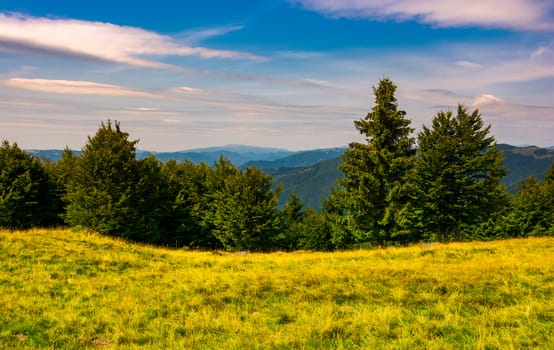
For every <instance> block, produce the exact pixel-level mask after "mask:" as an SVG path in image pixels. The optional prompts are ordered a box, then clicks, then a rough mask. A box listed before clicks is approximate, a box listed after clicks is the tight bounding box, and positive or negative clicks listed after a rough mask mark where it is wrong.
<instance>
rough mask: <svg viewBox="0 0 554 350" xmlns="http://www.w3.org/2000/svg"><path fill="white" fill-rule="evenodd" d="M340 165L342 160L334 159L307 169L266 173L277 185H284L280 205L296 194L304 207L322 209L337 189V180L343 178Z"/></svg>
mask: <svg viewBox="0 0 554 350" xmlns="http://www.w3.org/2000/svg"><path fill="white" fill-rule="evenodd" d="M339 164H340V158H333V159H330V160H325V161H323V162H319V163H317V164H314V165H311V166H307V167H299V168H277V169H264V171H265V172H266V173H268V174H270V175H271V176H272V177H273V181H274V183H275V184H276V185H279V184H282V185H283V193H282V195H281V198H280V201H279V205H284V204H285V203H286V201H287V200H288V197H289V195H290V194H291V192H296V193H297V194H298V196H299V197H300V199H301V200H302V202H303V203H304V205H306V206H311V207H312V208H316V209H320V208H321V204H322V203H323V201H324V200H325V199H326V198H328V197H329V195H330V194H331V191H332V189H333V187H335V185H336V182H337V179H339V178H340V177H342V172H341V171H340V170H339Z"/></svg>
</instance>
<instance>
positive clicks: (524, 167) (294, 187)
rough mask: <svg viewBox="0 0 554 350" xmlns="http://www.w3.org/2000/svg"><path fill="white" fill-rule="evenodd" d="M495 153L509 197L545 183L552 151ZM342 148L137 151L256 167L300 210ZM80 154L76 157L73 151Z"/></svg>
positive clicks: (319, 195) (327, 184)
mask: <svg viewBox="0 0 554 350" xmlns="http://www.w3.org/2000/svg"><path fill="white" fill-rule="evenodd" d="M498 149H500V150H502V151H503V152H504V167H505V168H507V169H508V171H509V173H508V175H507V176H506V177H504V179H503V180H502V183H503V184H504V185H506V188H507V190H508V191H509V192H512V193H514V192H516V191H517V189H518V186H519V184H520V183H521V181H522V180H524V179H525V178H527V177H529V176H535V177H536V178H537V179H539V180H540V179H542V178H544V176H545V174H546V172H547V170H548V168H549V167H550V165H551V164H552V162H553V161H554V148H540V147H536V146H523V147H519V146H511V145H507V144H499V145H498ZM345 150H346V148H345V147H335V148H323V149H314V150H306V151H289V150H285V149H280V148H265V147H255V146H244V145H227V146H221V147H208V148H198V149H192V150H187V151H179V152H149V151H142V150H138V151H137V158H139V159H141V158H144V157H146V156H148V155H150V154H152V155H154V156H156V157H157V158H158V159H160V160H161V161H164V162H165V161H168V160H169V159H175V160H177V161H178V162H184V161H186V160H189V161H192V162H194V163H200V162H205V163H208V164H210V165H211V164H213V163H214V162H215V161H217V160H218V159H219V158H220V157H221V156H224V157H226V158H227V159H229V161H231V162H232V163H233V164H234V165H235V166H237V167H241V168H243V169H244V168H246V167H248V166H256V167H258V168H261V169H262V170H263V171H264V172H265V173H266V174H270V175H271V176H272V177H273V179H274V183H275V185H276V186H277V185H278V184H282V185H283V194H282V196H281V201H280V204H281V205H283V204H284V203H285V202H286V200H287V199H288V196H289V194H290V193H291V192H293V191H295V192H296V193H298V195H299V196H300V199H301V200H302V201H303V203H304V204H305V205H310V206H312V207H314V208H321V205H322V202H323V200H324V199H325V198H327V197H328V196H329V194H330V193H331V191H332V189H333V188H334V187H335V186H336V181H337V180H338V179H340V178H341V177H342V176H343V174H342V172H341V171H340V169H339V165H340V162H341V160H340V158H341V156H342V155H343V154H344V151H345ZM29 152H30V153H32V154H34V155H35V156H37V157H41V158H48V159H51V160H54V161H56V160H57V159H59V157H60V156H61V154H62V152H63V150H32V151H29ZM74 152H75V153H77V154H80V153H81V152H80V151H74Z"/></svg>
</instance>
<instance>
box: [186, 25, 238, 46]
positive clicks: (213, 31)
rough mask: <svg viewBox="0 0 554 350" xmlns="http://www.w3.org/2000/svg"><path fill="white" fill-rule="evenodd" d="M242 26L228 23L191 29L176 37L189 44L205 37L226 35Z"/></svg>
mask: <svg viewBox="0 0 554 350" xmlns="http://www.w3.org/2000/svg"><path fill="white" fill-rule="evenodd" d="M242 28H244V26H243V25H230V26H221V27H214V28H203V29H193V30H187V31H186V32H183V33H181V34H180V35H178V37H179V38H181V39H182V40H183V41H184V42H186V43H188V44H189V45H195V44H199V43H201V42H203V41H205V40H207V39H211V38H214V37H219V36H223V35H227V34H229V33H232V32H235V31H237V30H241V29H242Z"/></svg>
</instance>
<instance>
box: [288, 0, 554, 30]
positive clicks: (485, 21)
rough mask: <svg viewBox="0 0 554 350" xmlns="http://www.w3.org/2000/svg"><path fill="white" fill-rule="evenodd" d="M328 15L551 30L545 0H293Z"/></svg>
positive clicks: (552, 5) (553, 27)
mask: <svg viewBox="0 0 554 350" xmlns="http://www.w3.org/2000/svg"><path fill="white" fill-rule="evenodd" d="M296 2H298V3H301V4H302V5H303V6H304V7H306V8H308V9H311V10H315V11H318V12H321V13H324V14H326V15H328V16H336V17H355V18H371V19H388V18H392V19H395V20H400V21H403V20H408V19H416V20H417V21H419V22H422V23H427V24H432V25H436V26H440V27H457V26H480V27H491V28H510V29H518V30H528V29H531V30H554V22H553V21H552V18H549V17H548V16H549V14H552V12H553V10H554V3H553V2H552V1H548V0H546V1H545V0H480V1H470V2H468V1H466V0H296Z"/></svg>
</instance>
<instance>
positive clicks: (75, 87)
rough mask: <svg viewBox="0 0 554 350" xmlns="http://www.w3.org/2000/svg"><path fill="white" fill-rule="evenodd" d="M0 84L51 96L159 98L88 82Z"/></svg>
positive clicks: (17, 81)
mask: <svg viewBox="0 0 554 350" xmlns="http://www.w3.org/2000/svg"><path fill="white" fill-rule="evenodd" d="M0 84H1V85H4V86H7V87H10V88H16V89H23V90H30V91H37V92H46V93H53V94H69V95H100V96H113V97H123V96H126V97H143V98H160V96H157V95H155V94H152V93H148V92H144V91H139V90H134V89H129V88H126V87H123V86H118V85H110V84H99V83H94V82H90V81H77V80H51V79H25V78H11V79H7V80H3V81H0Z"/></svg>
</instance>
